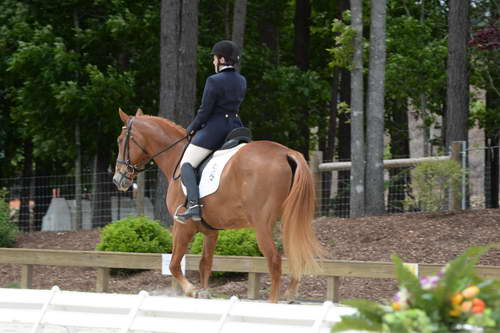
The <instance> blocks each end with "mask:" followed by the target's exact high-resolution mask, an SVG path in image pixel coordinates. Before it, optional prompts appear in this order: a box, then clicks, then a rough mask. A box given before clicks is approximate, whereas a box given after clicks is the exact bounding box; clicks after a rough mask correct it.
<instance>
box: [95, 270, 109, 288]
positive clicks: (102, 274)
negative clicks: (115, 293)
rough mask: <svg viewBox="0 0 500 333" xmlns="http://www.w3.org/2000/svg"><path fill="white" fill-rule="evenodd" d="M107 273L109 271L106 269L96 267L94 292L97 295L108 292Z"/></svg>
mask: <svg viewBox="0 0 500 333" xmlns="http://www.w3.org/2000/svg"><path fill="white" fill-rule="evenodd" d="M109 271H110V269H109V268H108V267H97V279H96V287H95V290H96V291H97V292H98V293H105V292H107V291H108V282H109Z"/></svg>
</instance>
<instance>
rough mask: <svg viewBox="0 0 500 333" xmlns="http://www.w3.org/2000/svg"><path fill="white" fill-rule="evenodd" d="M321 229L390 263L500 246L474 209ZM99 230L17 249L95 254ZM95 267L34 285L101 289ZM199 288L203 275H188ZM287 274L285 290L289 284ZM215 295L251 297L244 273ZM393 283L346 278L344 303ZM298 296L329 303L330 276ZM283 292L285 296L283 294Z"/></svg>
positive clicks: (149, 277) (118, 286)
mask: <svg viewBox="0 0 500 333" xmlns="http://www.w3.org/2000/svg"><path fill="white" fill-rule="evenodd" d="M315 228H316V231H317V235H318V238H319V239H320V241H321V243H322V244H323V245H324V246H325V247H326V248H327V249H328V253H329V258H331V259H339V260H359V261H387V262H388V261H390V256H391V254H393V253H396V254H398V255H399V256H400V257H401V258H402V259H403V260H404V261H405V262H412V263H436V264H444V263H446V262H448V261H450V260H451V259H453V258H454V257H455V256H456V255H458V254H460V253H462V252H463V251H464V250H465V249H466V248H468V247H470V246H475V245H484V244H489V243H500V209H483V210H471V211H465V212H458V213H451V212H445V213H416V214H402V215H388V216H381V217H365V218H354V219H334V218H326V217H323V218H318V219H317V220H316V221H315ZM99 234H100V230H99V229H96V230H82V231H69V232H55V231H54V232H36V233H31V234H21V235H19V237H18V241H17V247H19V248H40V249H67V250H94V249H95V246H96V244H97V243H98V242H99ZM480 264H482V265H492V266H500V249H493V250H490V251H489V252H488V253H487V254H486V255H484V256H483V257H482V258H481V261H480ZM95 276H96V274H95V269H93V268H72V267H55V266H35V267H34V269H33V287H34V288H37V289H49V288H50V287H52V286H53V285H58V286H59V287H60V288H61V289H63V290H78V291H93V290H95ZM19 277H20V268H19V266H18V265H0V287H6V286H13V285H14V284H15V283H17V282H18V281H19ZM188 277H189V279H190V280H191V281H192V282H194V283H197V282H198V274H197V272H188ZM287 281H288V279H287V277H283V282H284V284H283V291H284V288H285V286H286V284H287ZM109 286H110V291H111V292H115V293H138V292H139V291H140V290H147V291H149V292H150V293H152V294H172V293H173V292H172V290H171V288H170V277H165V276H162V275H161V272H160V271H144V272H141V273H138V274H135V275H131V276H116V277H112V278H111V279H110V284H109ZM262 286H263V288H262V290H261V294H260V296H261V298H262V299H265V298H267V294H268V292H269V289H270V283H269V278H268V276H267V275H266V276H264V277H263V281H262ZM210 287H211V292H212V294H213V295H215V296H221V297H224V296H226V297H228V296H231V295H236V296H239V297H241V298H245V297H246V292H247V290H246V276H245V275H244V274H241V275H237V276H234V277H231V278H212V279H211V282H210ZM395 288H396V285H395V280H392V279H362V278H341V287H340V298H341V299H349V298H367V299H373V300H378V301H382V300H384V299H388V298H390V297H392V295H393V294H394V292H395ZM299 292H300V296H299V298H300V299H307V300H318V301H319V300H324V297H325V294H326V281H325V279H324V278H318V277H313V276H306V277H304V279H303V280H302V283H301V287H300V290H299ZM282 295H283V294H282Z"/></svg>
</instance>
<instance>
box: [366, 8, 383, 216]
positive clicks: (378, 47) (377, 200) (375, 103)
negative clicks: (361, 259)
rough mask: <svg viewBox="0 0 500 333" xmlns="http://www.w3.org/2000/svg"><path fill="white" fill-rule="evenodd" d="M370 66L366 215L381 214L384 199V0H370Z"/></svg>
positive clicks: (367, 116)
mask: <svg viewBox="0 0 500 333" xmlns="http://www.w3.org/2000/svg"><path fill="white" fill-rule="evenodd" d="M371 6H372V7H371V27H370V64H369V75H368V107H367V114H366V136H367V152H366V214H367V215H383V214H384V213H385V199H384V82H385V53H386V46H385V20H386V9H387V3H386V0H376V1H372V4H371Z"/></svg>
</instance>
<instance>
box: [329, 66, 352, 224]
mask: <svg viewBox="0 0 500 333" xmlns="http://www.w3.org/2000/svg"><path fill="white" fill-rule="evenodd" d="M340 101H341V102H345V103H346V104H348V105H351V73H350V72H349V71H348V70H347V69H344V68H343V69H341V75H340ZM337 142H338V143H337V155H338V159H339V161H350V160H351V118H350V115H349V114H347V113H340V114H339V115H338V134H337ZM350 191H351V171H350V170H343V171H339V172H338V175H337V196H336V197H335V200H334V204H333V205H334V212H335V216H338V217H349V211H350Z"/></svg>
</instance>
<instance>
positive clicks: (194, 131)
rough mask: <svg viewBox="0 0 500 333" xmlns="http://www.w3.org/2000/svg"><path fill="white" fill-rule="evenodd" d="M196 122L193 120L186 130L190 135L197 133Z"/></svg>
mask: <svg viewBox="0 0 500 333" xmlns="http://www.w3.org/2000/svg"><path fill="white" fill-rule="evenodd" d="M194 125H195V124H194V122H192V123H191V124H189V126H188V127H187V128H186V131H187V133H188V135H190V136H193V135H194V134H195V133H196V130H195V129H194Z"/></svg>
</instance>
